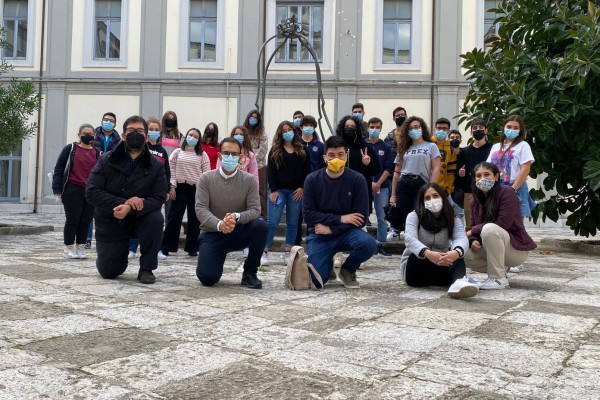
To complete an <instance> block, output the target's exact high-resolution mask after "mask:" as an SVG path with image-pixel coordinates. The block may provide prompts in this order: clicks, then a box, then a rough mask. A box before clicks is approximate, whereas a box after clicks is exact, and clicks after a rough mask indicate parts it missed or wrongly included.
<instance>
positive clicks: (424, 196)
mask: <svg viewBox="0 0 600 400" xmlns="http://www.w3.org/2000/svg"><path fill="white" fill-rule="evenodd" d="M404 236H405V243H406V249H405V250H404V253H403V254H402V259H401V261H400V271H401V275H402V279H403V280H404V282H406V284H407V285H408V286H414V287H422V286H448V285H449V286H450V288H449V289H448V296H450V297H453V298H466V297H473V296H475V295H476V294H477V293H478V292H479V288H478V286H477V284H476V283H474V280H473V279H472V278H471V279H469V277H468V276H467V271H466V267H465V261H464V260H463V256H464V254H465V251H466V249H467V248H468V246H469V241H468V240H467V237H466V236H465V230H464V227H463V224H462V222H461V221H460V219H459V218H458V217H456V216H455V215H454V210H453V209H452V206H451V205H450V203H449V202H448V197H447V195H446V192H445V191H444V189H442V187H441V186H440V185H438V184H436V183H427V184H425V185H423V186H422V187H421V189H419V193H418V195H417V202H416V205H415V210H414V211H412V212H411V213H410V214H408V217H407V218H406V227H405V231H404Z"/></svg>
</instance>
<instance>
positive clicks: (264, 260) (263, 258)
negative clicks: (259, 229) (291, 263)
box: [260, 252, 269, 267]
mask: <svg viewBox="0 0 600 400" xmlns="http://www.w3.org/2000/svg"><path fill="white" fill-rule="evenodd" d="M267 265H269V253H267V252H263V255H262V256H261V257H260V266H261V267H264V266H267Z"/></svg>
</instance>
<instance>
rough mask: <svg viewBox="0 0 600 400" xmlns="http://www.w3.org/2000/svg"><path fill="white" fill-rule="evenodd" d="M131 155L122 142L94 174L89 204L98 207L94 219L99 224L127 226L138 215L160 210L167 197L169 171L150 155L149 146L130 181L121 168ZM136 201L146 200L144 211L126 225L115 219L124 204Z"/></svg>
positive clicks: (87, 193)
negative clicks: (167, 173) (118, 207)
mask: <svg viewBox="0 0 600 400" xmlns="http://www.w3.org/2000/svg"><path fill="white" fill-rule="evenodd" d="M125 157H127V158H129V154H128V153H127V150H126V149H125V143H124V142H123V141H121V142H120V143H119V144H118V145H117V147H115V149H114V150H112V151H109V152H108V153H105V154H103V155H102V156H101V157H100V159H99V160H98V162H97V163H96V166H95V167H94V169H93V170H92V173H91V174H90V177H89V179H88V182H87V185H86V187H85V197H86V199H87V201H88V202H89V203H90V204H92V205H93V206H95V209H94V218H95V219H96V222H97V224H103V223H125V224H132V223H133V222H134V220H135V217H136V215H137V216H140V215H144V214H147V213H149V212H152V211H157V210H160V208H161V207H162V205H163V203H164V201H165V198H166V196H167V181H166V178H165V168H164V167H163V165H162V164H161V163H160V161H158V160H157V159H156V158H155V157H153V156H152V154H150V151H149V150H148V146H147V145H146V146H144V151H143V153H142V154H141V155H140V156H139V161H138V163H137V166H136V167H135V170H134V171H133V172H132V173H131V175H130V176H129V177H128V176H127V175H126V173H125V171H124V169H123V167H122V166H121V164H122V163H123V161H124V160H125ZM132 197H139V198H143V199H144V208H143V209H142V210H140V211H137V212H136V211H132V212H130V213H129V215H127V217H126V218H125V219H123V220H122V221H120V220H118V219H116V218H115V217H114V216H113V208H115V207H116V206H118V205H120V204H124V203H125V202H126V201H127V200H128V199H130V198H132Z"/></svg>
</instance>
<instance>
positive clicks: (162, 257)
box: [157, 250, 167, 261]
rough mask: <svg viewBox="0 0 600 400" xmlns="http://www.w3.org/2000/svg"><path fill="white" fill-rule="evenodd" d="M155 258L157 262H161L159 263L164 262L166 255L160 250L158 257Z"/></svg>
mask: <svg viewBox="0 0 600 400" xmlns="http://www.w3.org/2000/svg"><path fill="white" fill-rule="evenodd" d="M157 258H158V259H159V260H161V261H164V260H166V259H167V255H166V254H163V252H162V250H159V252H158V255H157Z"/></svg>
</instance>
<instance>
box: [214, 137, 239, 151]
mask: <svg viewBox="0 0 600 400" xmlns="http://www.w3.org/2000/svg"><path fill="white" fill-rule="evenodd" d="M224 143H235V144H236V145H237V147H239V148H240V153H241V152H242V144H241V143H240V142H238V141H237V140H235V139H234V138H232V137H226V138H225V139H223V140H221V144H220V145H219V148H220V149H222V148H223V144H224Z"/></svg>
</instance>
